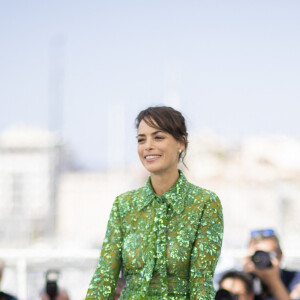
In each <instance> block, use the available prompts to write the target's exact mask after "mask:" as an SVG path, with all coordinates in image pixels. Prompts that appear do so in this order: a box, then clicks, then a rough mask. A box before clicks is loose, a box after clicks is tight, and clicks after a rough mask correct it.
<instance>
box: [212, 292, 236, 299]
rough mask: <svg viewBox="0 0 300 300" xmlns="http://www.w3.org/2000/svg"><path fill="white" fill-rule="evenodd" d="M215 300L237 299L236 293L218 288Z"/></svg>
mask: <svg viewBox="0 0 300 300" xmlns="http://www.w3.org/2000/svg"><path fill="white" fill-rule="evenodd" d="M215 300H238V295H235V294H232V293H230V292H228V291H227V290H224V289H220V290H218V291H217V293H216V297H215Z"/></svg>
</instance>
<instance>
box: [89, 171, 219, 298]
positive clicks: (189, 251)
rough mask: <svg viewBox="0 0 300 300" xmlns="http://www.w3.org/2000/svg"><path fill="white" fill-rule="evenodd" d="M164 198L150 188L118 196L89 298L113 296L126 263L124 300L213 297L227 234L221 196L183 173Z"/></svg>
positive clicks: (144, 187)
mask: <svg viewBox="0 0 300 300" xmlns="http://www.w3.org/2000/svg"><path fill="white" fill-rule="evenodd" d="M179 174H180V176H179V179H178V180H177V182H176V183H175V184H174V186H173V187H172V188H171V189H170V190H168V191H167V192H166V193H164V194H163V195H161V196H158V195H156V194H155V192H154V191H153V188H152V185H151V179H150V177H149V179H148V181H147V183H146V184H145V186H143V187H142V188H140V189H137V190H133V191H129V192H127V193H124V194H122V195H120V196H118V197H117V198H116V200H115V202H114V204H113V207H112V211H111V214H110V217H109V221H108V225H107V231H106V236H105V239H104V242H103V245H102V250H101V255H100V258H99V261H98V265H97V268H96V271H95V273H94V276H93V278H92V280H91V283H90V285H89V289H88V292H87V296H86V300H90V299H112V297H113V294H114V289H115V285H116V282H117V280H118V277H119V273H120V268H121V265H122V264H123V266H124V274H125V278H126V286H125V288H124V290H123V292H122V295H121V298H120V299H122V300H127V299H132V300H141V299H148V300H175V299H176V300H187V299H193V300H194V299H197V300H198V299H199V300H213V299H214V296H215V290H214V287H213V282H212V279H213V274H214V270H215V267H216V264H217V262H218V259H219V255H220V252H221V245H222V237H223V215H222V206H221V203H220V200H219V198H218V196H217V195H216V194H214V193H213V192H211V191H208V190H205V189H202V188H200V187H198V186H195V185H193V184H191V183H189V182H188V181H187V179H186V178H185V176H184V175H183V173H182V172H181V171H179Z"/></svg>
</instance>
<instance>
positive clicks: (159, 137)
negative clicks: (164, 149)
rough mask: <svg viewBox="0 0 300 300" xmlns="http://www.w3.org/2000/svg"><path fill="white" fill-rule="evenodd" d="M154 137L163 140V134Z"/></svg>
mask: <svg viewBox="0 0 300 300" xmlns="http://www.w3.org/2000/svg"><path fill="white" fill-rule="evenodd" d="M155 139H156V140H163V139H164V137H163V136H156V137H155Z"/></svg>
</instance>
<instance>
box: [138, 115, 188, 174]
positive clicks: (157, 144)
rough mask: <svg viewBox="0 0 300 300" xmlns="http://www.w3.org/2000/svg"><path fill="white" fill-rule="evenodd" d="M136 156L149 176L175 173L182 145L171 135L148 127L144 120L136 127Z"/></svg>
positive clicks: (182, 148)
mask: <svg viewBox="0 0 300 300" xmlns="http://www.w3.org/2000/svg"><path fill="white" fill-rule="evenodd" d="M137 139H138V154H139V157H140V160H141V162H142V164H143V165H144V167H145V168H146V169H147V171H148V172H150V173H151V174H163V173H168V172H177V165H178V157H179V151H180V150H181V151H182V150H184V144H183V143H182V142H180V141H177V140H176V139H175V138H174V137H173V136H172V135H171V134H169V133H167V132H164V131H162V130H160V129H157V128H153V127H150V126H149V125H148V124H147V123H146V122H145V121H144V120H142V121H141V122H140V125H139V127H138V136H137Z"/></svg>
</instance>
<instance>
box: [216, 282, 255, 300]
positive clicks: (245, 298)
mask: <svg viewBox="0 0 300 300" xmlns="http://www.w3.org/2000/svg"><path fill="white" fill-rule="evenodd" d="M220 288H222V289H225V290H227V291H229V292H230V293H233V294H236V295H239V298H238V300H253V299H254V294H253V293H251V294H247V292H246V288H245V284H244V282H243V281H242V280H241V279H238V278H226V279H224V280H223V281H222V283H221V285H220Z"/></svg>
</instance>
